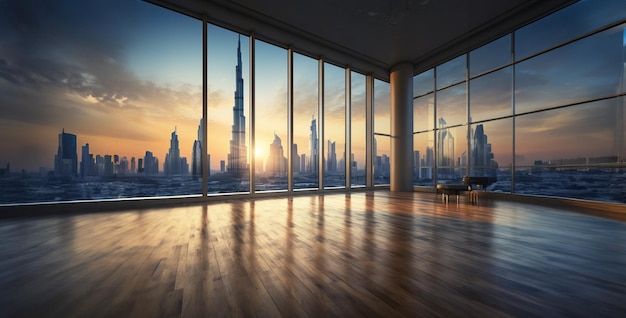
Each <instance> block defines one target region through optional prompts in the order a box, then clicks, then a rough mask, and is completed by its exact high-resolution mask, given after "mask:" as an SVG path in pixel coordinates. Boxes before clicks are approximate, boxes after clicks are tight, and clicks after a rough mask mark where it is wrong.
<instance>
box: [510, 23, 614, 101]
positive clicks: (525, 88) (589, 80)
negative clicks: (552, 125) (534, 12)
mask: <svg viewBox="0 0 626 318" xmlns="http://www.w3.org/2000/svg"><path fill="white" fill-rule="evenodd" d="M623 76H624V26H620V27H618V28H613V29H610V30H607V31H605V32H602V33H599V34H596V35H594V36H591V37H588V38H585V39H582V40H580V41H577V42H575V43H572V44H570V45H568V46H565V47H562V48H559V49H557V50H554V51H550V52H548V53H546V54H542V55H539V56H537V57H535V58H532V59H530V60H527V61H524V62H521V63H519V64H518V65H517V68H516V74H515V85H516V95H515V111H516V113H523V112H528V111H533V110H538V109H545V108H548V107H553V106H561V105H567V104H570V103H575V102H580V101H585V100H589V99H593V98H599V97H606V96H612V95H614V94H616V93H622V92H624V87H623V86H622V85H621V83H622V82H621V81H622V79H623Z"/></svg>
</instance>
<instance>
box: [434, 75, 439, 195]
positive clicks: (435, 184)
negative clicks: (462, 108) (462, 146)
mask: <svg viewBox="0 0 626 318" xmlns="http://www.w3.org/2000/svg"><path fill="white" fill-rule="evenodd" d="M433 88H434V90H433V103H434V107H433V115H434V116H433V127H434V129H433V143H434V144H433V148H434V149H433V174H432V177H433V188H435V187H436V186H437V172H438V169H437V166H438V163H437V158H439V149H437V148H439V147H437V132H438V128H437V92H438V91H437V68H436V67H435V68H434V69H433Z"/></svg>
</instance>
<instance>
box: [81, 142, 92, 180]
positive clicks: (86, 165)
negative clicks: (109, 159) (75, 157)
mask: <svg viewBox="0 0 626 318" xmlns="http://www.w3.org/2000/svg"><path fill="white" fill-rule="evenodd" d="M81 149H82V152H81V154H82V155H81V159H80V176H81V178H84V177H89V176H94V175H96V171H95V170H96V169H95V162H94V158H93V154H91V153H90V152H89V144H85V145H84V146H83V147H82V148H81Z"/></svg>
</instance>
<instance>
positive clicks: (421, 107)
mask: <svg viewBox="0 0 626 318" xmlns="http://www.w3.org/2000/svg"><path fill="white" fill-rule="evenodd" d="M434 120H435V94H434V93H431V94H428V95H425V96H422V97H419V98H416V99H414V100H413V132H417V131H425V130H433V129H434V128H435V127H434V122H435V121H434Z"/></svg>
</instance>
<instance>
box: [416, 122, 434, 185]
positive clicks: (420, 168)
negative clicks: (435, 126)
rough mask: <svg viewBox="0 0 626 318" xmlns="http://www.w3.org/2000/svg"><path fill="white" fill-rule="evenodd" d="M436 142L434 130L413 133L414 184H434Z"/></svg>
mask: <svg viewBox="0 0 626 318" xmlns="http://www.w3.org/2000/svg"><path fill="white" fill-rule="evenodd" d="M434 144H435V140H434V133H433V132H425V133H419V134H414V135H413V149H414V150H413V185H416V186H430V187H432V186H434V179H433V177H434V176H433V169H434V167H435V152H434V149H435V148H434Z"/></svg>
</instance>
